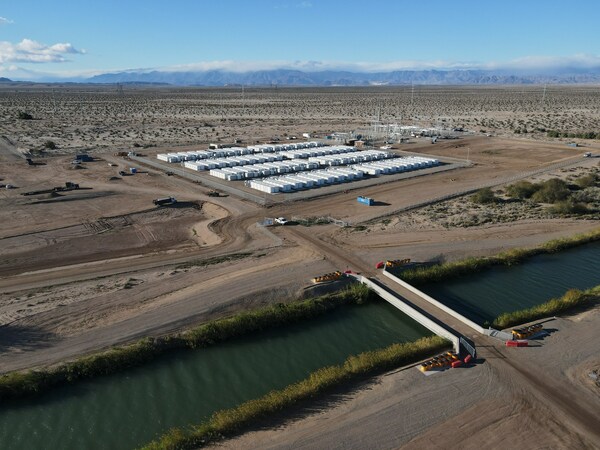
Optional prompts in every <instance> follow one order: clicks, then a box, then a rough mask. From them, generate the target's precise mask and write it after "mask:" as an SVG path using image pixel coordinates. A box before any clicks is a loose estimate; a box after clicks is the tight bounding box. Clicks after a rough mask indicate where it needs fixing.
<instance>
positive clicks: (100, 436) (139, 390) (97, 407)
mask: <svg viewBox="0 0 600 450" xmlns="http://www.w3.org/2000/svg"><path fill="white" fill-rule="evenodd" d="M427 335H431V333H430V332H429V331H428V330H427V329H425V328H423V327H421V326H420V325H419V324H417V323H416V322H414V321H413V320H412V319H410V318H408V317H407V316H405V315H404V314H402V313H401V312H399V311H398V310H396V309H395V308H393V307H392V306H390V305H388V304H387V303H384V302H383V301H380V302H379V301H378V302H373V303H369V304H366V305H352V306H347V307H341V308H338V309H336V310H334V311H333V312H330V313H328V314H326V315H324V316H322V317H319V318H317V319H312V320H308V321H302V322H299V323H297V324H294V325H292V326H288V327H286V328H285V329H274V330H269V331H266V332H262V333H257V334H255V335H253V336H251V337H244V338H242V339H237V340H233V341H230V342H228V343H225V344H218V345H216V346H214V347H212V348H206V349H199V350H188V351H179V352H176V353H174V354H173V355H170V356H168V357H164V358H161V359H160V360H159V361H156V362H155V363H151V364H148V365H145V366H143V367H140V368H137V369H133V370H129V371H126V372H122V373H119V374H115V375H112V376H108V377H103V378H102V377H101V378H97V379H94V380H89V381H82V382H79V383H77V384H75V385H72V386H64V387H60V388H58V389H54V390H53V391H51V392H49V393H48V394H45V395H43V396H41V397H39V398H36V399H31V400H26V401H16V402H13V403H12V404H11V403H5V404H4V405H2V406H1V407H0V436H2V438H1V442H2V448H3V449H7V450H8V449H32V448H61V449H82V448H85V449H107V448H110V449H131V448H136V447H140V446H141V445H143V444H145V443H147V442H149V441H150V440H152V439H153V438H155V437H158V436H159V435H160V434H162V433H164V432H166V431H167V430H168V429H169V428H172V427H175V426H179V427H185V426H186V425H190V424H197V423H200V422H201V421H202V420H203V419H204V418H206V417H208V416H210V414H211V413H213V412H214V411H217V410H220V409H224V408H229V407H233V406H235V405H237V404H239V403H242V402H244V401H246V400H250V399H253V398H257V397H259V396H261V395H263V394H265V393H267V392H269V391H271V390H273V389H278V388H282V387H284V386H287V385H288V384H291V383H294V382H296V381H299V380H301V379H303V378H305V377H306V376H307V375H308V374H309V373H310V372H312V371H314V370H316V369H318V368H320V367H324V366H328V365H332V364H339V363H342V362H343V361H344V360H345V359H346V358H347V357H348V356H350V355H353V354H357V353H361V352H364V351H367V350H374V349H377V348H382V347H385V346H388V345H390V344H392V343H394V342H407V341H412V340H415V339H418V338H420V337H422V336H427Z"/></svg>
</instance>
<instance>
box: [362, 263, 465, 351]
mask: <svg viewBox="0 0 600 450" xmlns="http://www.w3.org/2000/svg"><path fill="white" fill-rule="evenodd" d="M350 276H351V277H353V278H355V279H356V280H357V281H359V282H361V283H363V284H365V285H367V286H368V287H369V288H371V289H373V290H374V291H375V292H376V293H377V295H379V296H380V297H381V298H383V299H384V300H385V301H387V302H388V303H390V304H391V305H393V306H395V307H396V308H398V309H399V310H400V311H402V312H403V313H404V314H406V315H407V316H408V317H410V318H411V319H413V320H415V321H416V322H418V323H420V324H421V325H423V326H424V327H425V328H427V329H429V330H431V331H432V332H433V333H435V334H437V335H438V336H441V337H443V338H445V339H448V340H449V341H450V342H452V346H453V347H454V351H455V352H456V353H459V352H460V342H459V336H457V335H455V334H454V333H452V332H450V331H449V330H447V329H446V328H444V327H443V326H441V325H440V324H439V323H437V322H435V321H433V320H432V319H430V318H429V317H427V316H425V315H423V314H422V313H421V312H420V311H417V310H416V309H414V308H413V307H412V306H410V305H409V304H407V303H405V302H404V301H402V299H400V298H399V297H398V296H397V295H394V294H392V293H390V292H388V291H387V290H385V289H383V288H381V287H380V286H379V285H378V284H376V283H374V282H373V281H371V280H369V279H368V278H367V277H363V276H362V275H354V274H351V275H350Z"/></svg>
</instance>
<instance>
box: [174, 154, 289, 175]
mask: <svg viewBox="0 0 600 450" xmlns="http://www.w3.org/2000/svg"><path fill="white" fill-rule="evenodd" d="M281 160H283V156H281V155H279V154H277V153H275V154H269V155H257V156H255V155H247V156H236V157H232V158H214V159H203V160H200V161H186V162H185V163H184V164H183V165H184V166H185V167H187V168H188V169H192V170H198V171H199V170H210V169H219V168H222V167H235V166H248V165H252V164H262V163H266V162H273V161H281Z"/></svg>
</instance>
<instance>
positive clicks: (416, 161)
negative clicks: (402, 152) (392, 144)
mask: <svg viewBox="0 0 600 450" xmlns="http://www.w3.org/2000/svg"><path fill="white" fill-rule="evenodd" d="M439 164H440V162H439V160H437V159H432V158H424V157H422V156H408V157H405V158H394V159H388V160H385V161H374V162H368V163H364V164H356V165H355V166H353V167H354V168H355V169H360V170H362V171H363V172H365V173H368V174H369V175H380V174H388V173H398V172H408V171H411V170H417V169H425V168H427V167H433V166H437V165H439Z"/></svg>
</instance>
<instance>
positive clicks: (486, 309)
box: [419, 242, 600, 325]
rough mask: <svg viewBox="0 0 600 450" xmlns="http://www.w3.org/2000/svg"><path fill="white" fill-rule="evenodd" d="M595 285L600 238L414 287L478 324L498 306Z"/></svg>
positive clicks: (599, 279)
mask: <svg viewBox="0 0 600 450" xmlns="http://www.w3.org/2000/svg"><path fill="white" fill-rule="evenodd" d="M597 285H600V242H596V243H593V244H587V245H585V246H581V247H574V248H572V249H569V250H564V251H561V252H559V253H554V254H547V255H538V256H535V257H533V258H530V259H528V260H526V261H525V262H524V263H522V264H519V265H516V266H512V267H505V266H502V267H494V268H491V269H488V270H485V271H483V272H481V273H478V274H474V275H468V276H463V277H460V278H456V279H453V280H448V281H444V282H440V283H435V284H429V285H424V286H419V288H420V289H421V290H422V291H423V292H425V293H427V294H429V295H431V296H432V297H433V298H435V299H436V300H439V301H440V302H442V303H443V304H445V305H447V306H449V307H451V308H453V309H454V310H456V311H458V312H459V313H461V314H462V315H464V316H465V317H467V318H469V319H471V320H473V321H474V322H476V323H479V324H481V325H482V324H483V323H484V322H486V321H489V322H490V323H491V322H492V321H493V320H494V319H495V318H496V317H498V316H499V315H500V314H502V313H504V312H513V311H517V310H520V309H524V308H529V307H531V306H535V305H539V304H540V303H544V302H545V301H547V300H549V299H551V298H555V297H560V296H562V295H563V294H564V293H565V292H566V291H567V290H568V289H571V288H578V289H587V288H591V287H593V286H597Z"/></svg>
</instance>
